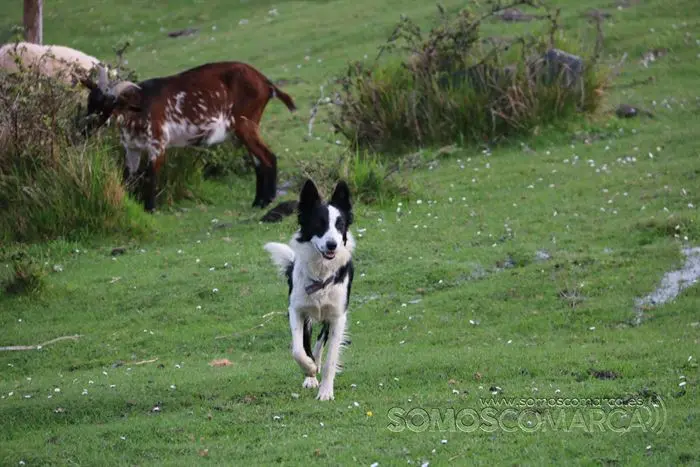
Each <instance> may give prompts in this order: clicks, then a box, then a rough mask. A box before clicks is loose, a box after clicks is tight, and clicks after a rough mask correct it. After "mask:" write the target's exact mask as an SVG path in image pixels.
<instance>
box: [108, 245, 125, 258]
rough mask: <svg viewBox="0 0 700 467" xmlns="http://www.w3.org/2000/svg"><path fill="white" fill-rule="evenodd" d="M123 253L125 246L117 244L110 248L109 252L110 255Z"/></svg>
mask: <svg viewBox="0 0 700 467" xmlns="http://www.w3.org/2000/svg"><path fill="white" fill-rule="evenodd" d="M124 253H126V248H125V247H123V246H118V247H116V248H112V252H111V253H110V254H111V255H112V256H121V255H123V254H124Z"/></svg>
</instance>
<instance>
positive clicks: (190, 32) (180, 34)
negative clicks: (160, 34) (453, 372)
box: [168, 28, 199, 37]
mask: <svg viewBox="0 0 700 467" xmlns="http://www.w3.org/2000/svg"><path fill="white" fill-rule="evenodd" d="M197 32H199V29H197V28H187V29H180V30H179V31H172V32H169V33H168V37H183V36H193V35H195V34H197Z"/></svg>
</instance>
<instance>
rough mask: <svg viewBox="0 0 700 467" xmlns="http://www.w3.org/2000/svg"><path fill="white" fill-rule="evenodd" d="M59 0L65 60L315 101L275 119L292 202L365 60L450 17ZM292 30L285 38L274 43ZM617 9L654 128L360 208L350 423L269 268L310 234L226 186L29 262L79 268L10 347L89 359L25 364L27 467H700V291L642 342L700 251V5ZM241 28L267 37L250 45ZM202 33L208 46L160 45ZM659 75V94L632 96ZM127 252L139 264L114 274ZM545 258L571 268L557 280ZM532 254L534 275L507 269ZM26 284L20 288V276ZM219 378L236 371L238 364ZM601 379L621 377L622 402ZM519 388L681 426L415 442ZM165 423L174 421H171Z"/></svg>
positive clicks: (439, 167)
mask: <svg viewBox="0 0 700 467" xmlns="http://www.w3.org/2000/svg"><path fill="white" fill-rule="evenodd" d="M50 3H51V4H48V3H47V4H45V5H44V8H45V20H44V25H45V26H44V27H45V33H44V34H45V42H47V43H49V42H53V43H65V44H68V45H73V46H76V47H78V48H81V49H83V50H84V51H85V52H87V53H91V54H95V55H97V56H100V57H108V58H110V53H111V51H110V46H111V44H113V43H114V42H116V41H117V40H119V39H120V38H122V37H125V36H131V37H132V38H133V39H134V50H132V51H131V52H130V53H128V59H129V65H130V66H131V67H133V68H135V69H136V70H137V71H138V72H139V75H140V76H142V77H149V76H155V75H159V74H166V73H171V72H175V71H177V70H179V69H182V68H183V67H187V66H190V65H194V64H198V63H202V62H205V61H210V60H217V59H226V58H236V59H241V60H244V61H249V62H251V63H254V64H255V65H257V66H258V67H260V69H261V70H263V71H264V72H265V73H266V74H268V75H269V76H270V77H271V78H273V79H280V78H287V79H293V78H300V79H302V80H303V82H301V83H298V84H294V85H288V86H285V90H286V91H288V92H290V93H291V94H292V95H293V96H294V97H295V98H296V100H297V102H298V105H299V107H300V112H299V113H298V115H296V116H291V115H289V114H288V112H287V110H286V109H285V108H284V106H282V105H280V104H279V103H272V104H271V105H270V106H269V108H268V110H267V113H266V115H265V117H264V119H263V133H264V137H265V139H266V141H268V143H269V145H270V146H271V147H272V148H273V150H274V151H275V152H276V153H277V154H278V155H279V157H280V167H281V178H282V179H286V178H291V177H293V176H295V175H296V173H295V171H296V170H297V168H296V167H295V165H294V163H293V160H297V159H299V158H308V159H309V160H313V159H314V158H327V159H328V160H335V159H336V158H337V156H338V155H339V154H340V153H341V152H342V151H343V150H345V149H344V146H343V145H337V144H335V140H336V139H337V137H336V136H335V135H332V134H330V133H329V132H328V131H327V126H324V125H323V124H322V123H320V122H319V120H317V123H316V125H315V127H314V133H315V136H319V137H320V139H319V140H316V139H315V138H312V139H311V140H310V141H305V140H304V135H305V134H306V131H307V128H306V121H307V120H306V119H307V116H308V111H309V110H310V107H311V105H312V104H313V102H315V101H316V99H317V98H318V86H319V85H320V84H321V83H324V82H326V81H327V79H328V78H329V77H330V76H332V75H333V74H336V73H340V72H341V71H342V70H343V69H344V64H345V62H346V61H347V60H351V59H361V58H362V57H363V55H364V54H368V55H369V56H370V58H372V57H373V55H374V53H376V47H377V46H378V45H379V44H380V43H381V41H383V40H384V38H385V37H386V36H387V34H388V32H390V28H391V27H392V25H393V24H394V23H395V22H396V21H397V20H398V15H399V14H400V13H405V14H407V15H409V16H411V17H413V18H415V19H420V18H429V17H430V16H431V15H432V14H433V11H434V5H433V4H431V3H429V2H428V3H426V2H419V1H412V2H397V1H391V2H368V1H364V0H363V1H359V2H340V1H332V2H321V1H316V2H311V1H307V2H276V3H268V2H263V3H259V2H243V3H239V2H235V3H234V4H231V2H208V3H207V4H206V6H205V4H204V3H194V4H193V3H192V2H188V3H185V2H183V4H182V5H179V4H177V3H176V4H172V5H171V6H170V7H168V8H153V7H152V6H150V5H147V4H145V3H143V2H125V1H116V2H115V1H112V2H99V3H94V2H92V3H89V2H83V1H77V2H76V1H74V2H69V1H62V2H58V1H56V2H50ZM445 4H446V6H447V7H450V8H455V7H458V6H460V5H461V3H460V2H453V1H450V2H445ZM561 5H562V6H563V7H565V8H566V9H565V10H564V12H563V16H564V24H565V25H566V26H567V27H569V28H577V27H579V26H582V25H583V21H584V20H583V19H582V18H581V14H582V13H584V12H585V11H587V10H588V9H590V8H594V7H598V8H604V7H607V6H608V5H607V4H606V2H602V1H601V2H600V3H596V2H593V1H588V0H585V1H583V2H573V1H571V2H561ZM20 8H21V7H20V3H18V2H15V3H14V4H13V5H12V6H11V7H9V8H6V9H5V15H4V16H3V19H2V20H1V21H4V24H5V25H6V26H7V25H9V24H10V22H12V21H19V18H21V10H20ZM271 8H277V9H278V11H279V16H277V17H275V18H274V19H272V21H269V22H268V21H267V20H266V19H265V18H266V16H267V12H268V10H269V9H271ZM610 11H611V12H612V14H613V17H612V20H611V21H609V22H608V23H606V26H605V33H606V53H609V54H614V55H615V56H621V55H622V53H624V52H628V54H629V58H628V60H627V62H626V65H625V66H624V68H623V69H622V72H621V74H620V76H619V77H618V78H617V80H616V85H617V87H614V88H613V89H612V90H611V91H610V94H609V95H608V96H607V98H608V106H609V107H610V108H614V106H615V105H616V104H617V103H620V102H625V103H630V104H634V105H639V106H642V107H645V108H649V109H651V110H654V112H655V114H656V118H655V119H647V118H639V119H635V120H629V121H619V120H617V119H615V117H614V116H612V115H606V116H604V117H602V118H601V119H600V120H596V121H593V122H588V123H583V122H582V123H580V124H579V127H578V128H577V130H578V131H579V132H585V135H584V134H583V133H578V134H576V133H575V132H574V131H573V130H572V131H571V132H568V133H555V132H553V131H551V130H548V129H542V131H541V132H540V134H539V135H538V136H535V137H533V138H530V139H527V140H523V141H522V142H523V146H521V145H520V144H519V142H517V141H516V142H514V144H512V145H510V146H507V147H503V148H498V149H495V150H494V151H493V152H492V153H490V154H484V153H483V152H482V151H481V149H476V148H463V149H461V150H459V151H457V152H455V153H453V154H451V155H449V156H445V155H440V156H438V155H435V157H434V158H433V157H432V154H433V153H432V152H431V151H430V150H426V151H425V154H424V157H425V158H427V160H429V161H430V160H433V159H434V160H433V162H432V163H431V164H430V165H429V167H425V168H421V169H417V170H415V171H413V172H411V173H410V175H409V177H410V182H411V187H412V189H413V192H412V194H411V196H410V197H408V198H404V199H401V200H395V201H392V200H386V201H385V202H383V203H381V204H374V205H369V206H368V205H359V206H357V213H356V219H357V221H356V225H355V226H354V231H355V235H356V239H357V243H358V247H357V253H356V261H357V275H356V283H355V285H354V286H353V297H352V300H351V305H350V314H351V315H350V316H351V318H350V320H349V321H350V333H351V338H352V344H351V345H350V346H349V348H348V349H347V351H346V352H345V353H344V358H343V360H344V362H345V371H344V372H343V373H341V374H340V375H339V376H338V377H337V379H336V390H335V397H336V400H335V401H333V402H330V403H320V402H318V401H315V400H314V396H315V393H314V392H309V391H306V390H303V389H302V387H301V381H302V375H301V373H300V371H299V370H298V367H297V366H296V363H295V362H294V361H293V360H292V358H291V355H290V352H289V331H288V325H287V322H286V318H285V315H284V313H285V310H286V285H285V284H284V281H283V280H282V279H280V278H278V277H276V273H275V269H274V267H273V266H272V265H271V263H270V261H269V259H268V257H267V254H266V252H265V251H264V250H263V249H262V245H263V244H264V243H265V242H267V241H285V240H287V239H288V238H289V236H290V235H291V234H292V232H293V231H294V229H295V225H294V220H293V218H290V219H287V220H286V221H285V222H283V223H281V224H275V225H266V224H260V223H258V218H259V216H260V215H261V213H260V212H259V211H258V210H253V209H251V208H250V207H249V204H250V202H251V200H252V197H253V193H254V179H253V177H252V175H251V176H249V177H247V178H231V179H230V184H227V183H221V182H205V183H203V186H202V190H204V192H205V194H206V196H207V198H208V199H212V200H214V203H213V204H206V205H205V204H196V203H194V202H183V203H180V204H179V205H177V206H175V207H174V208H173V209H165V210H163V211H161V212H159V213H157V214H155V215H154V216H153V224H154V229H155V233H154V234H153V235H152V236H151V237H149V240H142V241H136V240H130V239H129V238H128V237H126V236H120V237H111V238H97V239H95V238H93V239H89V240H84V241H81V242H69V241H53V242H51V243H46V244H35V245H30V246H28V247H27V251H28V253H29V254H30V255H32V257H33V258H35V259H36V260H37V261H39V262H40V263H41V264H45V265H46V266H47V268H48V270H50V271H52V272H51V273H50V274H49V275H48V276H47V277H46V278H45V279H44V282H45V284H44V289H43V290H42V292H41V293H40V294H38V295H34V296H29V297H23V296H7V295H4V296H1V297H0V310H1V311H0V329H1V331H0V345H21V344H25V345H27V344H37V343H41V342H46V341H48V340H50V339H53V338H55V337H59V336H66V335H74V334H80V335H81V336H82V337H80V338H79V339H78V340H77V341H62V342H57V343H55V344H52V345H49V346H46V347H44V348H43V349H41V350H32V351H16V352H0V368H2V373H0V375H1V376H0V397H1V398H0V419H1V420H2V422H3V425H2V426H3V428H2V430H0V446H1V448H0V464H2V465H18V463H19V462H20V461H23V462H24V463H25V464H26V465H46V464H59V465H64V464H81V465H115V464H119V465H122V464H124V465H127V464H128V465H134V464H138V465H154V464H159V465H195V464H196V465H199V464H204V463H206V462H211V463H216V464H221V465H231V464H236V465H238V464H242V465H245V464H251V465H260V464H264V465H269V464H287V465H297V464H304V465H309V464H314V465H329V464H332V465H350V464H360V465H370V464H372V463H374V462H378V463H379V465H380V466H381V465H407V462H408V461H411V462H413V465H421V463H423V462H425V461H429V462H430V465H447V464H457V465H465V464H468V463H469V464H472V463H473V464H484V465H494V464H498V465H500V464H508V465H512V464H528V465H541V464H558V465H560V464H562V463H564V462H566V463H576V464H586V465H591V464H594V465H620V464H633V465H636V464H651V465H681V464H698V463H700V456H699V455H698V453H699V452H700V437H698V420H699V419H700V409H699V407H700V404H698V391H697V382H698V370H697V363H696V362H697V359H698V358H700V355H699V352H698V340H699V339H700V335H699V333H700V326H699V325H698V324H697V323H698V321H699V319H698V314H697V310H698V309H700V288H698V287H697V286H694V287H690V288H688V289H686V290H685V291H683V292H682V293H681V295H680V296H679V297H678V299H677V300H676V301H674V302H673V303H668V304H666V305H664V306H660V307H656V308H653V309H649V310H645V311H644V313H643V320H642V324H641V325H639V326H634V325H632V324H633V322H634V320H635V317H636V312H635V308H634V303H635V299H636V298H637V297H640V296H643V295H645V294H647V293H649V292H651V291H652V290H653V289H654V288H655V287H656V286H657V285H658V284H659V283H660V281H661V278H662V276H663V273H664V272H666V271H669V270H671V269H675V268H677V267H679V266H680V265H681V263H682V259H683V258H682V255H681V253H680V248H681V247H682V246H683V245H696V244H697V242H698V238H699V237H700V227H699V224H698V222H700V216H699V215H698V208H697V207H698V206H700V195H699V193H698V191H697V190H698V174H699V173H700V165H699V163H698V155H700V143H698V140H697V133H698V131H699V130H700V107H699V103H698V88H697V74H698V70H700V59H699V58H698V53H700V46H698V45H697V43H696V41H697V40H698V39H700V33H699V32H698V31H699V30H700V28H699V26H700V7H698V5H697V2H693V1H690V0H687V1H676V2H673V3H666V2H661V1H660V0H653V1H649V2H644V3H640V4H638V5H637V6H636V7H635V8H633V9H623V10H617V9H615V8H610ZM15 18H16V20H14V19H15ZM242 18H245V19H248V20H249V23H248V24H247V25H238V22H239V20H240V19H242ZM190 20H191V21H192V23H191V24H190ZM142 22H143V23H142ZM424 24H425V23H424ZM214 25H216V26H217V29H216V30H215V31H212V26H214ZM674 25H675V27H674ZM0 26H2V25H1V24H0ZM186 26H195V27H200V28H201V30H200V34H199V35H198V36H195V37H190V38H181V39H170V38H168V37H167V36H166V35H165V32H160V28H161V27H162V28H164V31H169V30H174V29H178V28H182V27H186ZM527 27H528V25H526V24H516V25H511V24H507V25H503V24H498V23H494V24H492V25H490V26H489V28H491V30H492V31H494V32H498V31H501V33H506V31H507V33H510V32H511V31H520V30H523V29H524V28H527ZM101 28H104V29H101ZM651 29H653V32H651V31H650V30H651ZM212 37H213V38H214V39H215V40H211V38H212ZM655 47H667V48H668V49H669V54H668V55H667V56H665V57H663V58H661V59H660V60H659V61H657V62H654V63H652V64H651V65H650V67H649V68H644V67H643V66H641V65H640V64H639V63H638V61H639V58H640V56H641V54H642V53H643V52H644V51H646V50H648V49H651V48H655ZM152 50H155V51H156V53H152ZM306 55H308V56H309V57H310V59H309V60H308V61H306V60H304V56H306ZM318 58H322V59H323V61H322V62H321V63H318V62H317V59H318ZM297 64H301V65H302V67H301V68H297ZM649 77H654V78H655V82H654V83H653V84H644V85H637V86H632V87H629V86H628V87H625V86H624V85H625V84H630V83H633V82H635V81H643V80H645V79H647V78H649ZM654 102H655V103H656V105H654ZM586 137H587V138H588V139H589V140H590V144H586V143H584V141H583V140H584V139H585V138H586ZM287 149H288V150H289V151H287ZM650 153H651V154H652V155H653V158H651V157H650V156H649V154H650ZM576 156H578V157H576ZM632 157H634V158H636V161H634V162H625V163H622V162H620V161H626V160H632V159H631V158H632ZM626 158H627V159H626ZM574 160H576V163H575V164H574V163H573V161H574ZM589 160H592V161H594V164H595V165H594V166H593V164H592V163H589V162H588V161H589ZM295 195H296V194H295V193H290V194H289V195H287V196H286V197H285V198H291V197H293V196H295ZM399 202H401V203H402V204H401V206H399V205H398V203H399ZM691 206H692V207H691ZM398 208H400V210H399V209H398ZM214 220H216V222H214ZM1 221H2V222H12V219H1ZM217 224H218V225H221V224H223V225H224V226H223V227H222V228H217ZM676 226H678V229H676ZM676 233H677V234H678V236H677V237H676V236H675V234H676ZM686 237H687V239H686ZM115 246H125V247H126V253H125V254H124V255H122V256H117V257H114V258H113V257H112V256H111V254H110V252H111V250H112V248H113V247H115ZM3 247H4V248H7V249H8V250H12V249H13V248H14V246H13V245H4V246H3ZM539 250H545V251H547V252H548V253H549V255H551V259H549V260H547V261H538V260H537V259H536V254H537V252H538V251H539ZM509 256H510V257H511V258H512V260H513V261H514V262H515V267H511V268H505V269H503V268H502V267H499V265H502V264H503V262H504V261H505V260H506V259H507V258H508V257H509ZM197 259H199V261H197ZM55 265H60V266H62V271H61V272H53V271H54V266H55ZM226 265H227V266H226ZM2 268H3V270H2V271H1V272H0V274H2V275H7V274H9V272H10V267H9V261H8V266H7V267H6V266H5V265H4V264H3V265H2ZM210 268H214V270H210ZM59 269H60V268H59ZM214 289H218V292H213V290H214ZM562 293H563V294H564V295H567V296H569V297H570V296H572V295H574V294H578V295H579V297H580V300H574V299H568V298H562V297H561V295H562ZM418 300H419V301H418ZM404 304H405V306H404ZM199 307H201V308H199ZM274 313H276V314H274ZM470 320H471V321H473V322H474V324H471V323H470ZM691 356H692V357H693V358H692V359H689V357H691ZM155 358H157V359H158V360H157V361H154V362H152V363H144V364H138V365H137V364H136V362H141V361H147V360H152V359H155ZM215 358H228V359H229V360H230V361H231V362H232V363H233V364H232V365H231V366H228V367H221V368H212V367H210V366H209V365H208V363H209V362H210V361H211V360H213V359H215ZM122 362H123V363H122ZM591 368H593V369H596V370H609V371H614V372H615V373H617V374H618V375H619V377H618V378H617V379H614V380H602V379H597V378H594V377H593V376H590V375H589V373H588V372H589V369H591ZM681 376H683V377H685V380H683V379H681ZM682 381H686V385H685V386H684V387H683V388H681V387H679V383H681V382H682ZM353 385H354V386H353ZM493 386H498V387H500V388H502V391H503V392H502V394H501V395H500V396H498V397H516V398H517V397H530V396H533V395H537V396H538V397H571V398H588V397H613V398H615V397H627V396H633V395H637V396H639V397H648V395H649V394H658V395H659V396H660V397H661V400H662V401H663V407H664V408H665V410H666V424H665V426H664V427H663V430H662V431H660V432H658V431H656V432H650V431H647V432H644V431H643V430H641V429H636V430H630V431H629V432H627V433H624V434H619V433H615V432H613V431H612V430H603V431H602V432H601V431H595V430H594V431H588V432H587V431H585V430H583V429H572V430H569V431H565V430H563V429H559V430H549V431H538V432H535V433H527V432H525V431H524V430H515V431H513V432H509V431H506V430H505V429H496V430H495V431H490V432H489V431H483V430H478V431H476V432H474V433H464V432H460V431H454V432H449V431H446V432H440V431H438V430H434V431H431V430H427V431H424V432H419V433H416V432H412V431H410V430H403V431H402V432H400V433H394V432H392V431H391V430H390V429H389V427H390V426H391V424H392V422H391V420H390V419H389V417H388V413H389V410H390V409H391V408H396V407H400V408H404V409H405V410H409V409H411V408H414V407H423V408H425V409H428V410H429V409H431V408H440V409H442V410H445V409H447V408H450V407H452V408H455V409H465V408H473V409H476V410H480V409H481V408H482V406H481V403H480V398H489V397H492V395H491V393H490V391H489V390H490V388H491V387H493ZM535 388H536V389H537V390H535ZM56 389H60V392H57V391H56ZM84 390H87V393H86V394H85V395H83V393H84V392H85V391H84ZM454 390H456V391H457V393H455V392H454ZM10 393H12V395H11V396H10ZM293 394H298V395H299V397H298V398H295V397H294V396H293ZM26 396H31V397H29V398H28V397H26ZM49 396H51V397H50V398H49ZM354 402H357V404H358V406H355V404H354ZM156 405H158V406H159V407H160V409H161V410H160V412H157V413H156V412H152V411H151V410H152V408H153V407H154V406H156ZM59 408H60V409H62V410H58V409H59ZM369 412H371V416H370V415H369V414H368V413H369ZM443 440H446V443H443ZM648 446H651V447H650V448H647V447H648ZM205 450H207V451H205ZM205 454H206V456H204V455H205Z"/></svg>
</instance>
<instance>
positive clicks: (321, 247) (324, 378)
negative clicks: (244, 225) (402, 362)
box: [265, 180, 355, 401]
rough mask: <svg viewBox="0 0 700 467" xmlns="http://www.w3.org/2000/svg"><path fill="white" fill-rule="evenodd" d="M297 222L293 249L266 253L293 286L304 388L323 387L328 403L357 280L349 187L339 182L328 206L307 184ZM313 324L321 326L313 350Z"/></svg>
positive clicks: (295, 343)
mask: <svg viewBox="0 0 700 467" xmlns="http://www.w3.org/2000/svg"><path fill="white" fill-rule="evenodd" d="M298 220H299V230H298V231H297V232H296V233H295V234H294V235H293V236H292V239H291V240H290V242H289V245H285V244H283V243H274V242H273V243H267V244H265V250H267V251H268V252H269V253H270V255H271V256H272V261H273V263H275V264H276V265H277V266H278V267H279V269H280V272H281V273H283V274H284V275H285V276H286V277H287V283H288V284H289V326H290V327H291V330H292V355H293V356H294V359H295V360H296V361H297V363H298V364H299V366H300V367H301V369H302V371H303V372H304V375H305V376H306V378H305V379H304V383H303V386H304V387H305V388H315V387H318V388H319V390H318V395H317V396H316V398H317V399H320V400H322V401H325V400H330V399H333V398H334V397H333V381H334V379H335V374H336V371H338V367H339V358H340V350H341V347H342V346H343V344H344V342H345V332H346V323H347V316H346V314H347V307H348V302H349V301H350V288H351V286H352V279H353V264H352V251H353V249H354V247H355V242H354V240H353V237H352V234H351V233H350V232H349V230H348V228H349V227H350V224H352V221H353V213H352V204H351V202H350V190H349V188H348V185H347V184H346V183H345V182H344V181H340V182H338V184H337V185H336V187H335V191H334V192H333V196H332V197H331V200H330V202H329V203H326V202H324V201H323V200H322V199H321V196H320V195H319V193H318V189H317V188H316V185H314V183H313V182H312V181H311V180H307V181H306V182H305V184H304V187H303V188H302V190H301V194H300V196H299V206H298ZM314 322H320V323H322V325H321V332H320V333H319V335H318V339H317V341H316V344H315V345H314V348H313V351H312V349H311V331H312V324H313V323H314ZM324 346H327V347H328V355H327V359H326V362H325V365H324V366H323V371H322V374H321V385H320V387H319V384H318V380H317V379H316V374H317V373H318V372H319V370H320V368H321V358H322V355H323V348H324Z"/></svg>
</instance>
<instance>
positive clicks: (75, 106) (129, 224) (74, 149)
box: [0, 71, 148, 241]
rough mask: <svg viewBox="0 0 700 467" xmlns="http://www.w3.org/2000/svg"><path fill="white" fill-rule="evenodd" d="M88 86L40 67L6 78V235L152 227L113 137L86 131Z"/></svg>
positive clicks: (1, 173)
mask: <svg viewBox="0 0 700 467" xmlns="http://www.w3.org/2000/svg"><path fill="white" fill-rule="evenodd" d="M81 101H82V97H81V89H80V88H79V87H76V88H71V87H69V86H67V85H64V84H62V83H60V82H59V81H58V80H54V79H51V78H47V77H44V76H42V75H40V74H39V73H35V72H32V71H23V72H20V73H15V74H12V75H7V74H4V75H3V76H0V218H2V219H6V220H11V221H10V222H2V224H1V225H0V240H7V241H35V240H41V239H48V238H55V237H61V236H63V237H76V236H81V235H84V234H89V233H95V232H111V231H115V230H119V231H123V230H126V231H127V232H131V233H139V232H144V231H146V230H147V226H148V221H146V219H145V217H146V216H141V215H140V214H139V213H138V211H137V210H135V209H133V208H132V207H131V206H132V205H133V203H132V202H131V201H130V200H129V199H128V198H127V197H126V196H125V192H124V189H123V186H122V183H121V176H122V175H121V174H122V171H121V169H120V168H119V167H118V165H117V164H116V163H115V157H114V155H115V148H114V147H112V146H110V145H109V144H108V142H107V141H102V140H99V139H98V140H90V141H86V140H84V138H83V137H82V136H81V135H82V133H81V121H80V119H81V116H82V114H81V112H80V110H79V105H80V102H81Z"/></svg>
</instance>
